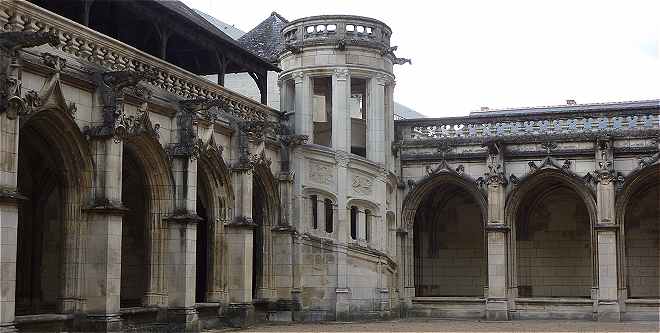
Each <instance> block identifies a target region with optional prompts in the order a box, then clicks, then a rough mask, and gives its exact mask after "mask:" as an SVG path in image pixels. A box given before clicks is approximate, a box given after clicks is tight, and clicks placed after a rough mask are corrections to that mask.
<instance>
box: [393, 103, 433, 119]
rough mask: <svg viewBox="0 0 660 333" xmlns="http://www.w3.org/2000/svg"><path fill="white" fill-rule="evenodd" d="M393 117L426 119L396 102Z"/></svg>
mask: <svg viewBox="0 0 660 333" xmlns="http://www.w3.org/2000/svg"><path fill="white" fill-rule="evenodd" d="M394 117H395V118H396V119H397V120H398V119H417V118H426V116H425V115H423V114H421V113H419V112H417V111H415V110H413V109H411V108H409V107H407V106H405V105H403V104H399V103H397V102H394Z"/></svg>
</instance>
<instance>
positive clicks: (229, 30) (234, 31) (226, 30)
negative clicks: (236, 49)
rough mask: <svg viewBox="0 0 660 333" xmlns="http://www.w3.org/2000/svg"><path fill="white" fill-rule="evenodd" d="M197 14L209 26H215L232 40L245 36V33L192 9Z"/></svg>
mask: <svg viewBox="0 0 660 333" xmlns="http://www.w3.org/2000/svg"><path fill="white" fill-rule="evenodd" d="M194 11H195V12H197V14H199V15H202V17H203V18H205V19H206V20H207V21H209V22H210V23H211V24H213V25H214V26H216V28H218V29H220V31H222V32H224V33H225V34H227V35H228V36H229V37H231V38H233V39H234V40H236V39H239V38H241V36H243V35H245V31H243V30H241V29H239V28H236V27H235V26H233V25H231V24H228V23H225V22H222V21H220V20H218V19H217V18H215V17H213V16H211V15H209V14H206V13H204V12H203V11H201V10H198V9H194Z"/></svg>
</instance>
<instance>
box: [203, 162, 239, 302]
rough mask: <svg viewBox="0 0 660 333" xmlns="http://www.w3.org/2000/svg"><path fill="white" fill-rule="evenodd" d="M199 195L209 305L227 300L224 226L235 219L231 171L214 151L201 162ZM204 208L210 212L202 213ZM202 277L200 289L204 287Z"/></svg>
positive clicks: (227, 268) (206, 293)
mask: <svg viewBox="0 0 660 333" xmlns="http://www.w3.org/2000/svg"><path fill="white" fill-rule="evenodd" d="M197 196H198V197H197V201H198V206H197V207H198V211H197V215H199V216H200V217H202V218H203V219H204V223H200V224H198V228H200V227H205V229H204V230H202V231H201V232H200V230H199V229H198V234H197V235H198V242H197V243H198V245H200V244H201V242H200V239H201V238H200V237H204V236H207V237H208V238H207V242H206V246H205V249H202V250H206V253H207V255H205V256H201V258H200V255H199V254H198V260H199V259H204V260H206V265H205V266H202V269H203V268H206V269H205V271H206V272H200V273H201V274H205V275H206V280H205V290H204V292H205V295H203V297H204V298H205V300H204V301H206V302H221V301H223V300H224V298H225V293H226V292H227V284H228V279H229V275H228V272H229V266H228V265H227V244H226V243H225V238H224V233H225V231H224V224H225V222H227V221H230V220H231V216H230V210H231V207H234V193H233V190H232V185H231V180H230V174H229V171H228V168H227V166H226V165H225V163H224V160H223V159H222V156H221V155H220V153H219V152H218V151H216V150H214V149H208V150H207V151H206V152H205V153H203V154H202V155H201V156H200V158H199V159H198V161H197ZM200 201H203V202H200ZM200 208H202V209H206V210H207V211H206V212H204V213H202V212H200V211H199V209H200ZM198 250H200V248H199V247H198ZM198 252H199V251H198ZM198 263H199V262H198ZM197 269H198V270H199V269H200V265H197ZM199 278H200V277H199V276H198V285H197V288H199V287H200V286H199V282H200V281H199ZM200 297H202V295H198V296H197V298H198V299H199V298H200Z"/></svg>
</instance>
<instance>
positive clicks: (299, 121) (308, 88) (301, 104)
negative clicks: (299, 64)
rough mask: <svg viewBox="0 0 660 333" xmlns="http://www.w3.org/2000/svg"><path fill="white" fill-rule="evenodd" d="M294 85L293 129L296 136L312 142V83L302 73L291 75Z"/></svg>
mask: <svg viewBox="0 0 660 333" xmlns="http://www.w3.org/2000/svg"><path fill="white" fill-rule="evenodd" d="M293 80H294V83H295V85H296V88H295V92H296V96H295V103H294V108H295V114H294V119H295V128H296V133H297V134H302V135H307V136H309V141H310V142H314V138H313V134H314V125H313V122H312V82H311V79H310V77H309V76H308V75H305V74H303V73H302V72H295V73H293Z"/></svg>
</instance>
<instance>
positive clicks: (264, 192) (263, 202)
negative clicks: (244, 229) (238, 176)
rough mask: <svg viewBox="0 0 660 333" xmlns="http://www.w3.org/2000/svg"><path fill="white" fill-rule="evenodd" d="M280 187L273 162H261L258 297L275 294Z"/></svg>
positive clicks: (256, 171)
mask: <svg viewBox="0 0 660 333" xmlns="http://www.w3.org/2000/svg"><path fill="white" fill-rule="evenodd" d="M279 202H280V199H279V189H278V186H277V184H276V183H275V177H274V176H273V174H272V172H271V170H270V168H269V166H268V165H267V164H257V165H255V166H254V168H253V178H252V219H253V221H254V223H255V224H256V227H255V229H254V247H253V259H254V260H253V282H254V283H253V287H252V288H253V291H254V292H253V294H252V298H253V299H255V300H264V299H269V298H270V297H272V296H273V288H274V287H273V286H274V281H273V274H272V272H273V239H272V234H271V232H272V228H273V227H274V226H276V225H278V224H279V218H280V212H279Z"/></svg>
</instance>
